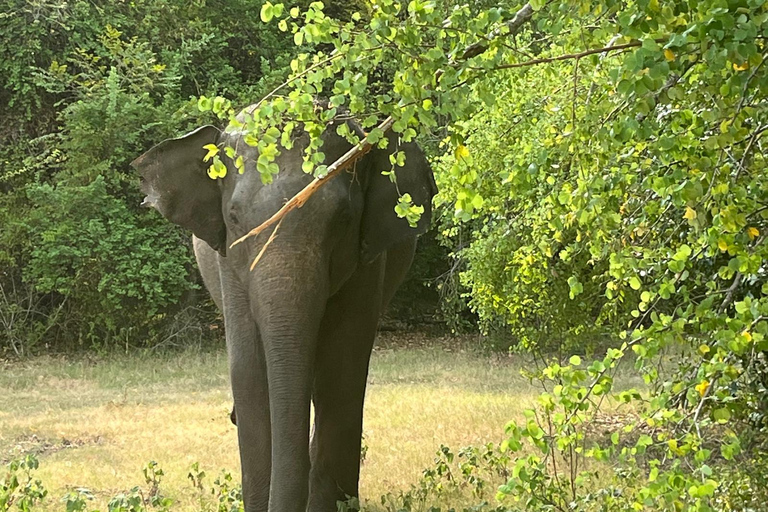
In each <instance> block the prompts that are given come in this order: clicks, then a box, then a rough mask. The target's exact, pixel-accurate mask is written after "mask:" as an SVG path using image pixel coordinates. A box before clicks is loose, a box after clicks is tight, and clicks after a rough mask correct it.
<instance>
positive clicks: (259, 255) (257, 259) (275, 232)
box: [250, 219, 283, 270]
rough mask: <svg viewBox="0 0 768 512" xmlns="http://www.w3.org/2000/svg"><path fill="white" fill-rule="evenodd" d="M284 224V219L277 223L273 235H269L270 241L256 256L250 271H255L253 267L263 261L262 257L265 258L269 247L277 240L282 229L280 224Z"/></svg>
mask: <svg viewBox="0 0 768 512" xmlns="http://www.w3.org/2000/svg"><path fill="white" fill-rule="evenodd" d="M282 223H283V219H280V222H278V223H277V226H275V229H274V230H272V234H271V235H269V239H268V240H267V243H265V244H264V247H262V248H261V250H260V251H259V254H258V255H257V256H256V258H255V259H254V260H253V263H251V268H250V270H253V267H255V266H256V264H257V263H258V262H259V260H261V257H262V256H264V252H265V251H266V250H267V247H269V244H271V243H272V240H274V239H275V236H276V235H277V230H278V229H280V224H282Z"/></svg>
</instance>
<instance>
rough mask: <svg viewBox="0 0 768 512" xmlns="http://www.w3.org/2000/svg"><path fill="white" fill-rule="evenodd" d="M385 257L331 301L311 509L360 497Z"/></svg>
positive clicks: (330, 508)
mask: <svg viewBox="0 0 768 512" xmlns="http://www.w3.org/2000/svg"><path fill="white" fill-rule="evenodd" d="M383 274H384V258H379V259H378V260H376V261H374V262H373V263H371V264H370V265H366V266H361V267H359V268H358V269H357V270H356V271H355V273H354V274H353V275H352V277H351V278H350V279H349V281H348V282H347V283H345V285H344V286H343V287H342V289H341V290H340V291H339V292H338V293H337V294H336V295H334V296H333V297H332V298H331V299H330V301H329V302H328V305H327V308H326V313H325V316H324V317H323V323H322V324H321V328H320V338H319V340H318V349H317V350H318V351H317V355H316V358H315V382H314V388H313V401H314V404H315V427H314V432H313V436H312V447H311V457H312V469H311V473H310V492H309V506H308V508H307V510H308V511H309V512H335V511H336V510H337V506H336V502H337V501H339V500H345V499H346V497H347V496H354V497H357V496H358V482H359V478H360V444H361V436H362V428H363V401H364V398H365V386H366V379H367V377H368V362H369V359H370V355H371V349H372V348H373V341H374V338H375V336H376V327H377V324H378V317H379V307H378V305H379V304H381V293H382V292H381V290H382V280H383Z"/></svg>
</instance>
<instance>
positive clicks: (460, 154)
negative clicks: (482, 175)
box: [453, 144, 469, 160]
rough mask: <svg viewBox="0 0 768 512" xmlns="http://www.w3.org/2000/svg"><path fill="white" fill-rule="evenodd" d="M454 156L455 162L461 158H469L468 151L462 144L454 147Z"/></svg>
mask: <svg viewBox="0 0 768 512" xmlns="http://www.w3.org/2000/svg"><path fill="white" fill-rule="evenodd" d="M453 154H454V156H456V159H457V160H460V159H462V158H467V157H469V150H468V149H467V146H465V145H464V144H459V145H458V146H456V151H454V153H453Z"/></svg>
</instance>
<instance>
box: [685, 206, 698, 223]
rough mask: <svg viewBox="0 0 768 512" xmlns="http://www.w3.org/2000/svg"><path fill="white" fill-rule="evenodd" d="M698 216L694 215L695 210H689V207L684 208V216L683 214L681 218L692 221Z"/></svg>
mask: <svg viewBox="0 0 768 512" xmlns="http://www.w3.org/2000/svg"><path fill="white" fill-rule="evenodd" d="M697 216H698V214H697V213H696V210H694V209H693V208H691V207H690V206H686V207H685V214H683V217H685V218H686V219H688V220H694V219H695V218H696V217H697Z"/></svg>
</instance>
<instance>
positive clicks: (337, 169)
mask: <svg viewBox="0 0 768 512" xmlns="http://www.w3.org/2000/svg"><path fill="white" fill-rule="evenodd" d="M532 16H533V8H532V7H531V5H530V3H526V4H525V5H524V6H523V7H522V8H521V9H520V10H519V11H517V13H515V16H514V17H513V18H512V19H511V20H510V21H509V22H507V23H506V24H505V25H504V26H505V27H506V28H507V30H503V28H499V29H496V30H494V31H493V32H491V34H489V36H488V37H487V38H486V39H485V40H483V41H478V42H477V43H474V44H472V45H470V46H468V47H467V48H466V49H465V50H464V52H463V53H462V55H461V58H460V60H466V59H469V58H471V57H474V56H477V55H479V54H481V53H483V52H484V51H486V50H487V49H488V47H489V45H490V42H491V41H492V40H493V39H495V38H497V37H499V36H502V35H504V36H508V35H514V34H515V33H516V32H517V31H519V30H520V28H521V27H522V26H523V24H524V23H525V22H526V21H528V20H530V19H531V17H532ZM333 58H336V56H331V57H329V58H328V59H326V60H325V61H322V62H320V63H318V64H315V65H314V66H312V67H310V68H309V69H307V70H305V71H304V72H303V73H302V74H306V73H308V72H309V71H310V70H312V69H314V68H316V67H317V66H319V65H320V64H325V63H326V62H327V61H329V60H331V59H333ZM297 78H299V76H296V77H293V78H292V79H291V80H289V81H288V82H285V83H283V84H281V85H279V86H278V87H277V88H275V89H274V90H273V91H272V92H270V93H269V94H267V96H265V97H264V98H262V100H261V101H259V102H258V103H257V105H256V107H254V108H253V109H251V111H250V112H253V110H255V108H257V107H258V106H260V105H261V104H263V103H264V101H266V100H267V99H269V98H270V97H272V96H273V95H274V94H276V93H277V92H278V91H279V90H280V89H282V88H283V87H285V86H286V85H288V84H290V83H291V82H293V81H295V80H296V79H297ZM394 122H395V120H394V119H393V118H392V116H389V117H387V118H386V119H385V120H384V121H382V122H381V124H379V126H378V128H379V129H380V130H381V131H382V132H384V133H387V132H388V131H389V130H390V128H392V125H393V124H394ZM372 147H373V144H371V143H369V142H368V141H367V139H364V140H363V141H361V142H360V143H358V144H357V145H356V146H355V147H353V148H352V149H350V150H349V151H347V152H346V153H345V154H344V155H343V156H342V157H341V158H339V159H338V160H336V161H335V162H333V163H332V164H331V165H330V166H328V172H327V173H326V174H325V176H323V177H322V178H315V179H314V180H312V181H311V182H310V183H309V184H308V185H307V186H306V187H304V188H303V189H302V190H301V191H299V193H298V194H296V195H295V196H293V197H292V198H291V199H289V200H288V202H287V203H285V204H284V205H283V206H282V208H280V209H279V210H278V211H277V212H275V214H274V215H272V216H271V217H270V218H269V219H267V220H266V221H264V222H262V223H261V224H260V225H259V226H256V227H255V228H253V229H252V230H250V231H249V232H248V233H246V234H245V235H244V236H242V237H240V238H238V239H237V240H235V241H234V242H232V244H231V245H230V248H232V247H234V246H236V245H238V244H240V243H242V242H244V241H245V240H247V239H248V238H250V237H252V236H256V235H258V234H259V233H261V232H262V231H264V230H265V229H266V228H268V227H269V226H271V225H272V224H274V223H275V222H279V221H281V220H282V219H283V217H285V216H286V215H287V214H288V212H290V211H291V210H294V209H296V208H301V207H302V206H303V205H304V203H306V202H307V200H308V199H309V198H310V197H312V195H313V194H314V193H315V192H316V191H317V190H318V189H319V188H320V187H322V186H323V185H325V184H326V183H328V181H330V180H331V179H332V178H334V177H335V176H337V175H338V174H340V173H341V172H342V171H344V170H345V169H348V168H349V167H350V166H352V165H353V164H354V163H355V162H356V161H357V160H359V159H360V158H361V157H363V155H365V154H366V153H368V152H369V151H370V150H371V148H372ZM275 231H277V229H275ZM273 235H274V232H273ZM271 241H272V238H270V240H269V241H268V242H267V245H268V244H269V242H271ZM265 248H266V246H265ZM263 252H264V249H262V251H261V252H260V253H259V256H257V257H256V259H255V260H254V262H253V263H252V264H251V270H253V267H254V266H255V265H256V263H258V261H259V259H260V258H261V256H262V255H263Z"/></svg>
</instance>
